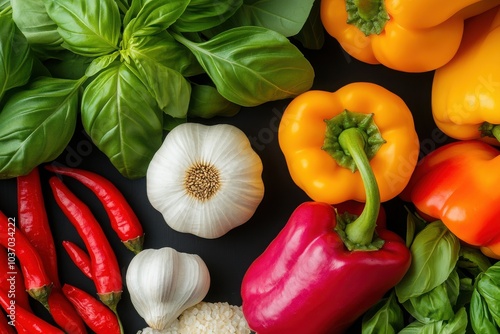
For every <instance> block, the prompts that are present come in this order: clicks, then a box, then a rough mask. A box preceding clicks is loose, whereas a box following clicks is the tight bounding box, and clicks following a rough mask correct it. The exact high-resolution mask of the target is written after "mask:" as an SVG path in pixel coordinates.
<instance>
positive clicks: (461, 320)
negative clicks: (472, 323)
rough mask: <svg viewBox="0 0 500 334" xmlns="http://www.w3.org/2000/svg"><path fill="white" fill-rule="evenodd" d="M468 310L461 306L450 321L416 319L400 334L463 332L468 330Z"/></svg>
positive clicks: (457, 333) (460, 333) (452, 333)
mask: <svg viewBox="0 0 500 334" xmlns="http://www.w3.org/2000/svg"><path fill="white" fill-rule="evenodd" d="M467 322H468V321H467V312H466V311H465V308H463V307H462V308H460V309H459V310H458V312H457V313H456V314H455V315H454V317H453V318H452V319H450V320H449V321H445V320H441V321H434V322H429V323H422V322H419V321H414V322H412V323H411V324H409V325H408V326H406V327H405V328H403V330H401V331H400V332H399V334H463V333H465V332H466V330H467Z"/></svg>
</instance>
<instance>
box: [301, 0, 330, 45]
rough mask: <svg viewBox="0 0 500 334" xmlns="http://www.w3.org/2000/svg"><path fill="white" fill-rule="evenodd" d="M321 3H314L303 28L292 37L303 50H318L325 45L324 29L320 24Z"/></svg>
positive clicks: (321, 23)
mask: <svg viewBox="0 0 500 334" xmlns="http://www.w3.org/2000/svg"><path fill="white" fill-rule="evenodd" d="M320 4H321V1H314V4H313V6H312V8H311V12H310V13H309V17H308V18H307V20H306V22H305V23H304V26H303V27H302V29H300V31H299V32H298V33H297V34H296V35H294V37H295V39H297V40H298V41H299V42H300V43H301V44H302V46H303V47H304V48H306V49H311V50H320V49H321V48H322V47H323V44H325V29H324V26H323V22H321V16H320V13H321V11H320V8H321V6H320Z"/></svg>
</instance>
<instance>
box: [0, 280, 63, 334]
mask: <svg viewBox="0 0 500 334" xmlns="http://www.w3.org/2000/svg"><path fill="white" fill-rule="evenodd" d="M0 304H1V305H2V308H3V309H4V310H5V312H7V314H8V315H10V314H12V318H11V319H13V321H14V323H15V324H19V325H21V327H22V328H24V329H25V330H26V331H27V332H28V333H30V334H35V333H40V334H64V332H63V331H62V330H60V329H59V328H57V327H54V326H52V325H51V324H49V323H48V322H46V321H45V320H43V319H41V318H39V317H37V316H36V315H35V314H33V313H31V312H30V311H28V310H26V309H24V308H22V307H21V306H20V305H16V302H15V301H14V300H11V299H9V297H8V295H7V292H5V291H4V290H2V289H0Z"/></svg>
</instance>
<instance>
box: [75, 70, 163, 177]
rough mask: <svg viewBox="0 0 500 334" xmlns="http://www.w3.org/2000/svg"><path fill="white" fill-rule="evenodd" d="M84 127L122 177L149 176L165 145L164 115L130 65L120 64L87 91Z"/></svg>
mask: <svg viewBox="0 0 500 334" xmlns="http://www.w3.org/2000/svg"><path fill="white" fill-rule="evenodd" d="M81 108H82V111H81V112H82V123H83V126H84V129H85V131H86V132H87V133H88V134H89V136H90V137H91V138H92V141H93V142H94V143H95V145H96V146H97V147H98V148H99V149H100V150H101V151H102V152H104V154H106V155H107V156H108V158H109V159H110V161H111V163H112V164H113V165H114V166H115V167H116V168H117V170H118V171H120V173H121V174H122V175H124V176H125V177H127V178H130V179H136V178H140V177H143V176H144V175H146V170H147V166H148V164H149V162H150V161H151V158H152V157H153V155H154V153H155V152H156V150H158V148H159V147H160V145H161V142H162V135H163V129H162V121H163V118H162V117H163V116H162V111H161V110H160V109H159V108H158V105H157V103H156V100H155V98H154V97H153V96H152V95H151V94H150V92H149V91H148V89H147V88H146V86H145V85H144V84H143V83H142V81H141V80H140V79H139V78H138V77H137V76H136V75H135V74H134V72H133V71H132V70H131V69H130V68H129V67H128V65H127V64H126V63H121V62H116V63H114V64H113V65H111V66H110V67H108V68H107V69H105V70H104V71H102V72H101V73H99V75H98V76H97V77H96V78H95V79H94V80H93V81H92V82H91V83H90V84H89V85H88V86H87V87H86V88H85V91H84V93H83V97H82V106H81Z"/></svg>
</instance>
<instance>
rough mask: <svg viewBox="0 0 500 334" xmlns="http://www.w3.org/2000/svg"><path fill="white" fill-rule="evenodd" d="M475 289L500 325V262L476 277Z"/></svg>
mask: <svg viewBox="0 0 500 334" xmlns="http://www.w3.org/2000/svg"><path fill="white" fill-rule="evenodd" d="M475 289H476V291H477V292H479V294H480V295H481V297H482V298H483V299H484V302H485V303H486V304H487V305H488V310H489V312H490V313H491V316H492V318H493V319H494V320H495V322H496V324H497V326H500V298H499V296H500V262H496V263H495V264H494V265H492V266H491V267H489V268H488V270H486V271H485V272H484V273H482V274H479V276H478V277H477V278H476V284H475Z"/></svg>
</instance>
